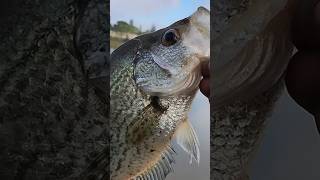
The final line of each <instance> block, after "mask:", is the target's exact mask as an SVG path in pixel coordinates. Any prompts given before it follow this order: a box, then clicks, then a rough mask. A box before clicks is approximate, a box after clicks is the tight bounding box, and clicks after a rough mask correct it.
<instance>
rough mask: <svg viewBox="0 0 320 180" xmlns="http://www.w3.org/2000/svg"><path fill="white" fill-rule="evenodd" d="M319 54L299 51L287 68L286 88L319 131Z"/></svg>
mask: <svg viewBox="0 0 320 180" xmlns="http://www.w3.org/2000/svg"><path fill="white" fill-rule="evenodd" d="M319 70H320V52H310V51H299V52H298V53H296V54H295V55H294V56H293V57H292V59H291V60H290V63H289V65H288V68H287V73H286V76H285V81H286V86H287V90H288V93H289V94H290V96H291V97H292V98H293V99H294V100H295V101H296V102H297V103H298V104H299V105H300V106H302V107H303V108H304V109H305V110H307V111H308V112H310V113H311V114H313V115H314V116H315V117H317V118H315V120H316V122H317V125H318V129H320V127H319V125H320V122H318V121H319V114H320V71H319Z"/></svg>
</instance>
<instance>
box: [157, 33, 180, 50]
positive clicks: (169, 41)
mask: <svg viewBox="0 0 320 180" xmlns="http://www.w3.org/2000/svg"><path fill="white" fill-rule="evenodd" d="M179 39H180V35H179V33H178V31H177V30H175V29H169V30H168V31H166V32H165V33H164V34H163V36H162V39H161V43H162V45H164V46H171V45H173V44H175V43H176V42H178V41H179Z"/></svg>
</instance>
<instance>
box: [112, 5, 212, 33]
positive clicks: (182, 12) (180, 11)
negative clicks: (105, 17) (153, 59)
mask: <svg viewBox="0 0 320 180" xmlns="http://www.w3.org/2000/svg"><path fill="white" fill-rule="evenodd" d="M199 6H204V7H206V8H208V9H209V8H210V0H111V2H110V11H111V24H115V23H116V22H117V21H119V20H123V21H126V22H129V21H130V19H133V21H134V25H135V26H136V27H138V28H139V27H140V26H141V27H142V30H143V31H145V30H148V29H150V28H151V26H152V25H155V26H156V28H157V29H160V28H163V27H166V26H168V25H170V24H172V23H174V22H176V21H177V20H180V19H183V18H185V17H188V16H189V15H191V14H192V13H193V12H195V11H196V9H197V7H199Z"/></svg>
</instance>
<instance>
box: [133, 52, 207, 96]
mask: <svg viewBox="0 0 320 180" xmlns="http://www.w3.org/2000/svg"><path fill="white" fill-rule="evenodd" d="M200 57H201V58H200ZM194 58H196V61H198V62H197V63H196V65H194V66H193V67H192V68H191V69H190V70H189V73H188V75H187V76H186V77H185V78H183V79H181V80H178V81H176V82H175V84H176V85H175V86H172V87H165V88H158V87H157V88H152V87H150V86H148V85H142V86H139V83H137V86H138V88H139V89H141V90H142V91H143V92H145V93H146V94H148V95H151V96H159V97H168V96H174V95H188V94H192V93H193V92H195V91H197V90H198V88H199V87H198V86H199V84H200V81H201V77H202V75H201V64H202V62H203V61H205V59H208V58H204V56H192V57H189V58H188V59H194ZM182 71H183V69H182V70H180V71H178V73H177V74H179V73H181V72H182Z"/></svg>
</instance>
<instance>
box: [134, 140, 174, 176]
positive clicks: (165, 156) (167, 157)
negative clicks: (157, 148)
mask: <svg viewBox="0 0 320 180" xmlns="http://www.w3.org/2000/svg"><path fill="white" fill-rule="evenodd" d="M175 154H176V152H175V151H174V150H173V149H172V147H171V146H169V147H168V148H167V149H166V150H165V151H164V152H163V153H162V154H161V157H160V159H159V161H158V162H156V163H155V164H154V165H153V166H152V167H150V168H149V169H147V170H146V171H145V172H143V173H142V174H140V175H139V176H137V177H135V178H133V179H132V180H164V179H165V178H166V177H167V175H168V174H169V173H170V172H173V168H172V164H173V163H175V160H174V155H175Z"/></svg>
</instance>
